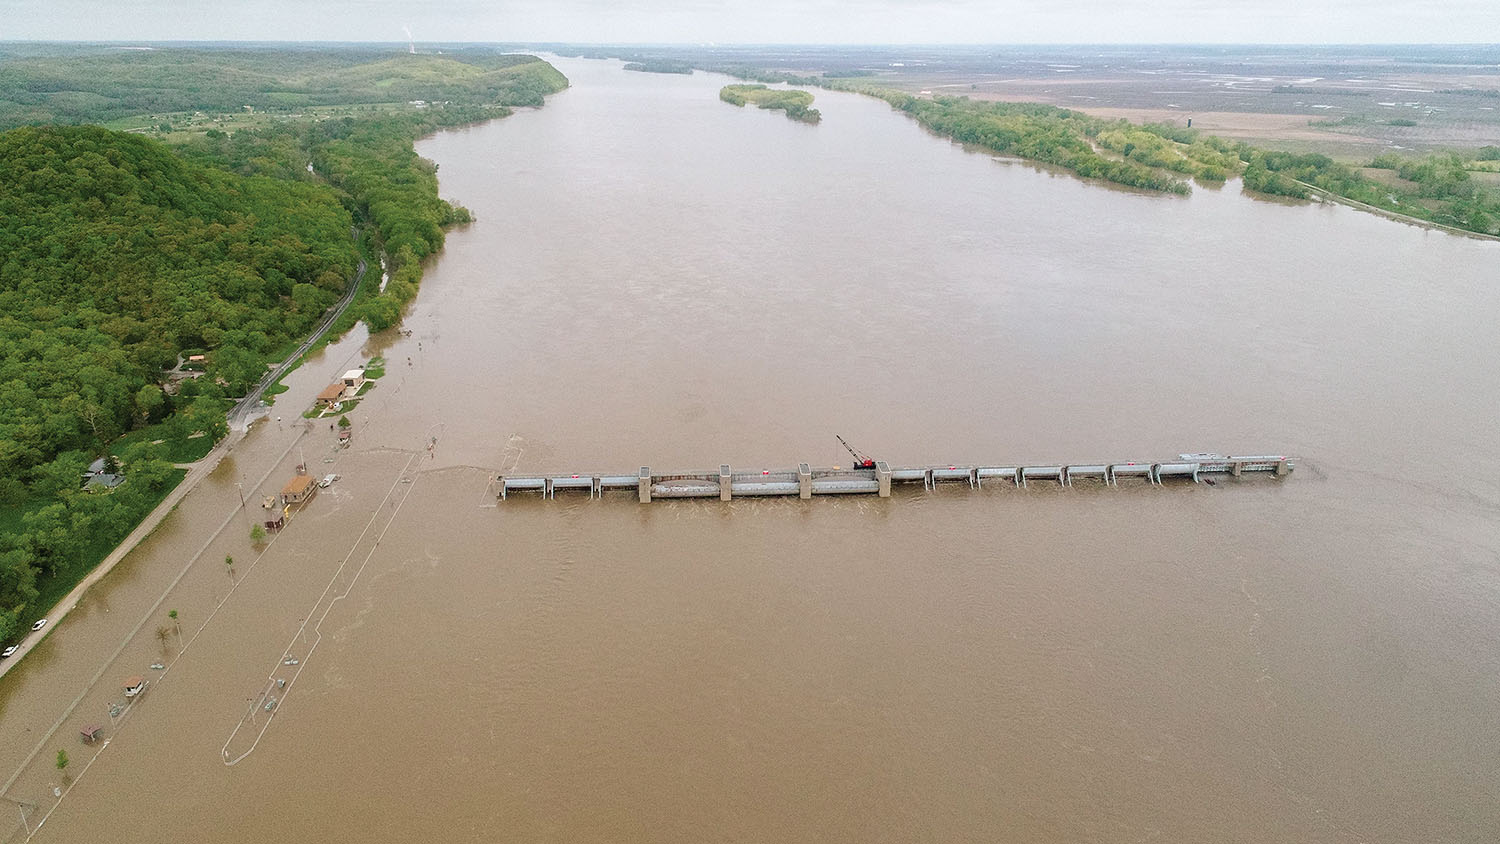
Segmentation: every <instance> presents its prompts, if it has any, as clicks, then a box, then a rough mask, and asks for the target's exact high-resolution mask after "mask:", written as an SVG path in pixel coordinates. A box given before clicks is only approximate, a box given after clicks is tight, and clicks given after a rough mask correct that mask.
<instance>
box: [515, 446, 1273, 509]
mask: <svg viewBox="0 0 1500 844" xmlns="http://www.w3.org/2000/svg"><path fill="white" fill-rule="evenodd" d="M1293 468H1294V465H1293V460H1292V458H1290V457H1286V456H1283V455H1274V456H1272V455H1257V456H1251V457H1230V456H1226V455H1222V454H1180V455H1178V457H1177V459H1176V460H1172V461H1161V462H1151V461H1144V462H1136V461H1128V462H1123V463H1053V464H1039V465H1025V466H1023V465H1019V464H1017V465H995V466H975V465H968V466H962V465H950V466H922V467H914V468H897V469H893V468H891V467H890V465H889V464H888V463H886V462H885V461H883V460H881V461H875V464H874V466H856V467H852V468H847V469H846V468H841V467H838V466H834V467H831V468H813V467H811V466H809V465H808V464H806V463H799V464H797V468H796V469H766V470H757V471H745V470H735V469H731V468H730V467H729V465H728V464H727V463H726V464H721V465H720V466H719V468H718V470H717V471H709V472H654V471H652V469H651V467H649V466H642V467H641V468H640V471H638V472H636V473H635V474H633V475H625V474H619V475H602V474H601V475H582V474H567V475H554V474H540V475H530V474H528V475H497V476H495V479H494V481H493V482H492V483H493V486H492V489H493V491H494V492H495V495H496V496H497V497H499V498H501V499H504V498H506V497H508V496H509V495H510V493H512V492H537V493H541V496H542V497H543V498H556V497H557V491H558V490H577V491H581V492H587V493H588V495H589V497H590V498H595V497H598V498H603V497H604V493H605V492H607V491H610V490H623V491H627V492H630V491H633V492H635V494H636V498H637V500H639V501H640V502H641V503H642V504H646V503H649V502H651V501H653V500H656V499H659V498H717V499H719V500H720V501H730V500H732V499H735V498H743V497H750V496H765V495H783V496H797V497H798V498H802V499H808V498H812V497H813V496H814V495H878V496H880V497H881V498H889V497H890V494H891V486H892V485H893V484H914V483H919V482H920V483H921V484H922V486H923V488H924V489H933V488H935V487H936V486H937V485H938V484H940V483H963V482H965V481H967V482H968V484H969V486H970V487H971V488H974V489H980V488H982V487H983V486H984V482H985V481H987V480H989V481H1000V482H1003V483H1006V484H1013V485H1015V486H1017V487H1021V488H1023V489H1024V488H1026V487H1027V486H1029V485H1030V484H1031V483H1032V482H1034V481H1050V482H1052V483H1055V484H1057V485H1059V486H1063V487H1068V486H1072V485H1073V482H1074V481H1075V480H1079V481H1081V480H1094V481H1098V482H1100V483H1102V484H1103V485H1104V486H1118V485H1119V483H1120V481H1121V480H1122V479H1127V480H1128V479H1139V480H1140V481H1141V482H1142V483H1145V484H1148V485H1161V484H1162V483H1165V482H1166V481H1168V480H1187V481H1192V482H1193V483H1198V482H1200V481H1202V480H1203V479H1204V476H1205V475H1228V476H1231V477H1239V476H1241V475H1243V474H1245V473H1246V472H1253V473H1265V474H1269V475H1271V476H1272V477H1276V478H1283V477H1286V476H1287V475H1288V474H1290V473H1291V471H1292V469H1293Z"/></svg>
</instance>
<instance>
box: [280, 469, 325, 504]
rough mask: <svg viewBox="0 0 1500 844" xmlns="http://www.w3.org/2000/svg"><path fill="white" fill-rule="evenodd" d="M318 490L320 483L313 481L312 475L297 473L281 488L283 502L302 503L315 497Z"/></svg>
mask: <svg viewBox="0 0 1500 844" xmlns="http://www.w3.org/2000/svg"><path fill="white" fill-rule="evenodd" d="M317 491H318V485H317V484H316V483H314V482H313V478H312V475H295V476H293V477H292V479H291V480H289V481H287V482H286V486H284V487H282V488H281V503H282V504H283V505H287V504H300V503H302V502H304V501H306V500H307V499H309V498H312V497H313V493H315V492H317Z"/></svg>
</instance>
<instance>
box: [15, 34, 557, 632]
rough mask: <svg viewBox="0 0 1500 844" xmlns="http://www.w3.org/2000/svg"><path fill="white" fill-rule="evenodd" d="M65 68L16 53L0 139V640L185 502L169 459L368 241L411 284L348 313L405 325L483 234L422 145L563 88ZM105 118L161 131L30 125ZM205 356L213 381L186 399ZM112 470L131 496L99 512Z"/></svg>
mask: <svg viewBox="0 0 1500 844" xmlns="http://www.w3.org/2000/svg"><path fill="white" fill-rule="evenodd" d="M48 49H49V48H47V47H44V46H28V45H4V46H0V127H10V126H23V128H16V129H13V130H11V131H8V132H4V133H3V134H0V642H4V641H5V640H6V639H8V638H9V637H10V636H11V634H12V632H13V630H15V629H18V627H19V626H22V625H24V624H25V623H27V622H29V620H30V619H31V618H34V617H36V616H37V615H38V614H39V613H40V612H42V611H44V610H45V609H46V608H47V607H48V606H51V604H52V603H53V602H55V601H56V600H57V599H58V598H59V597H61V595H62V594H63V593H65V592H66V591H67V589H68V588H70V587H71V585H72V584H73V583H75V582H77V580H78V579H79V578H80V577H82V576H83V575H84V574H86V573H87V572H88V570H89V569H91V568H92V567H93V566H94V565H96V564H97V562H98V561H99V560H100V559H101V558H102V557H103V556H104V555H105V554H106V553H107V552H108V551H109V549H110V548H111V547H113V545H114V544H115V543H117V542H119V541H120V539H122V538H123V537H124V536H125V534H126V533H128V531H129V530H130V529H131V528H132V527H133V526H134V525H135V524H136V523H137V522H138V521H139V520H140V519H141V518H142V517H143V516H144V515H145V514H146V513H147V512H149V510H150V509H151V507H152V506H154V505H155V503H156V502H157V501H159V500H160V499H161V497H162V496H163V495H164V494H165V493H166V492H167V491H169V490H170V489H171V487H172V486H173V485H175V483H176V482H177V479H179V478H180V477H181V474H182V473H181V472H180V471H179V470H174V469H173V468H172V465H171V462H170V461H171V460H191V459H196V457H197V456H200V455H201V454H202V453H203V452H204V451H206V447H207V446H209V445H211V444H212V443H213V441H214V439H215V438H216V437H218V436H222V434H223V432H224V431H225V421H224V409H225V407H226V405H227V402H226V400H225V397H226V396H230V397H234V396H240V395H243V394H244V393H245V392H246V390H247V389H249V388H250V387H251V386H252V385H253V384H254V383H255V382H256V381H257V380H258V379H259V378H260V377H261V375H262V374H263V373H264V372H265V370H266V365H267V364H268V363H271V362H273V361H276V360H280V359H281V358H283V357H284V356H285V355H286V354H287V353H288V352H289V351H290V350H291V349H292V348H293V347H294V346H295V345H296V343H297V341H298V339H300V338H301V337H303V336H305V335H306V334H307V333H308V332H309V331H311V330H312V329H313V328H314V327H315V326H316V325H317V324H318V322H319V320H320V318H321V317H322V316H323V315H324V313H325V312H326V310H327V308H328V307H329V306H330V305H332V304H333V303H334V302H335V301H336V300H337V299H338V297H339V295H340V293H341V292H343V291H344V290H345V289H346V285H347V284H349V283H350V280H351V278H352V277H353V275H354V270H355V266H356V264H357V263H358V261H359V247H358V246H357V245H356V243H355V239H354V237H353V236H352V235H353V234H354V232H355V231H356V230H358V229H364V230H365V236H364V237H362V238H361V241H362V242H363V243H364V244H365V245H366V247H367V248H369V249H370V250H371V251H372V252H381V251H384V252H388V254H389V263H390V267H391V271H392V278H391V281H390V283H389V284H388V285H387V286H386V288H385V292H384V293H382V294H379V295H376V294H375V292H374V287H375V285H374V283H373V282H371V283H369V284H367V285H366V287H368V288H370V289H369V290H368V291H362V295H361V297H360V298H359V299H358V300H356V305H355V307H354V308H352V309H351V311H350V313H352V314H354V315H359V316H364V317H365V318H366V319H368V320H369V322H370V323H371V324H372V325H373V326H375V327H376V328H383V327H385V326H386V325H389V324H391V323H393V322H395V321H396V320H397V319H399V317H400V311H401V306H402V305H403V304H404V303H405V302H406V301H407V300H409V299H410V298H411V297H413V296H415V295H416V286H417V283H418V281H419V280H420V278H421V272H422V269H421V259H422V258H424V257H426V256H427V255H430V254H432V253H433V252H435V251H437V250H438V249H440V248H441V247H442V244H443V230H444V228H445V227H447V226H449V225H451V224H453V223H455V222H460V221H463V220H466V219H468V212H466V211H464V210H463V209H461V208H455V207H453V206H451V205H450V204H449V203H447V202H444V201H443V200H442V199H441V198H439V196H438V184H437V178H436V173H435V170H436V168H435V167H434V166H433V165H432V164H431V163H430V162H427V161H424V160H423V159H421V158H420V157H419V156H417V154H416V153H415V151H414V150H413V149H412V142H413V141H415V140H416V139H417V138H419V137H421V136H422V135H424V134H427V133H429V132H432V131H434V130H436V129H439V128H442V127H445V126H455V125H462V124H466V123H473V122H477V121H481V120H486V119H490V118H493V117H500V116H504V115H505V114H508V113H509V107H510V106H517V105H541V104H542V101H543V97H544V96H545V95H546V94H547V93H551V92H553V91H557V90H561V89H562V88H564V87H566V85H567V80H566V79H565V78H564V77H563V76H562V75H561V74H560V73H558V72H557V71H556V70H555V69H554V68H552V67H551V66H550V65H548V64H546V63H545V62H541V61H539V60H537V59H535V58H534V57H531V56H506V55H497V54H493V53H488V52H480V53H476V54H473V55H469V56H465V57H464V60H463V61H459V60H456V59H452V58H447V57H443V56H408V55H406V54H395V55H392V54H391V53H390V52H374V51H348V50H344V51H340V50H332V51H313V50H300V49H291V50H162V51H156V52H139V53H138V52H122V51H118V50H109V49H105V48H66V47H64V48H50V49H52V50H54V51H61V53H62V55H60V56H59V55H52V54H48V53H47V52H46V51H47V50H48ZM39 52H40V54H38V53H39ZM415 100H421V101H422V102H421V103H420V104H418V103H416V102H409V101H415ZM257 104H258V105H257ZM339 104H343V105H349V106H350V107H348V108H344V107H342V106H339V108H338V111H339V112H341V113H334V112H330V111H326V110H325V111H318V112H314V111H310V110H309V111H308V112H306V113H300V112H298V111H297V109H299V108H301V107H303V106H317V105H323V106H335V105H339ZM247 105H248V106H250V107H251V108H248V109H246V108H245V106H247ZM258 108H263V109H265V110H269V111H273V112H275V113H276V114H277V115H279V116H278V117H276V118H274V119H270V120H266V119H265V118H264V116H263V114H262V113H261V112H260V111H258V110H257V109H258ZM164 109H170V110H175V111H180V112H182V113H180V114H176V113H174V114H172V115H171V116H170V117H167V116H163V115H160V114H152V113H151V112H155V111H158V110H164ZM110 120H124V121H125V122H126V123H137V122H145V123H147V125H148V126H150V127H152V128H151V129H150V130H149V132H137V133H123V132H112V131H107V130H105V129H103V128H99V127H97V126H57V125H46V126H24V124H30V123H84V122H106V121H110ZM169 121H172V122H175V123H176V124H177V126H175V127H173V126H171V125H169ZM252 121H253V122H252ZM148 134H149V135H151V136H154V137H148V136H147V135H148ZM310 164H311V165H312V167H311V169H310V168H309V165H310ZM371 275H375V274H371ZM350 318H352V317H350ZM189 352H202V353H204V354H205V355H206V358H207V360H206V363H205V365H204V367H202V368H206V370H207V371H206V372H204V373H203V375H202V377H201V378H199V379H197V380H191V379H189V380H185V381H181V382H180V384H181V389H177V390H174V389H172V388H171V385H172V382H171V381H170V380H169V379H168V378H167V374H168V373H167V372H166V369H168V368H171V367H173V366H175V365H177V364H179V363H180V356H182V355H184V354H187V353H189ZM164 387H166V388H167V389H163V388H164ZM153 423H154V424H153ZM148 424H153V427H151V428H149V429H147V430H140V429H141V428H142V426H145V425H148ZM132 430H134V431H135V433H133V434H131V435H130V436H129V437H126V438H124V439H123V440H122V439H120V437H121V435H122V434H126V433H127V432H130V431H132ZM195 437H196V439H195ZM153 438H155V439H159V440H162V442H161V443H159V444H153V443H152V439H153ZM111 451H113V452H114V454H115V455H116V456H117V457H118V458H119V460H118V464H119V465H118V467H116V465H115V464H114V463H111V466H110V468H111V469H115V468H118V469H119V472H120V473H121V474H123V476H124V477H125V478H126V482H125V483H124V485H122V486H119V487H118V488H115V489H113V491H110V492H100V493H98V494H87V493H85V492H83V491H82V490H81V489H80V487H81V481H82V473H83V470H84V468H85V467H86V466H87V465H88V463H89V462H90V460H92V459H94V458H95V457H98V456H100V455H105V454H107V453H109V452H111Z"/></svg>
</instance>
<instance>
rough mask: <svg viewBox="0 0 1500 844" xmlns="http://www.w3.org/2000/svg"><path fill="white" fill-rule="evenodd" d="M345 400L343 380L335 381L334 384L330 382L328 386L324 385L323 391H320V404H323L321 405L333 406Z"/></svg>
mask: <svg viewBox="0 0 1500 844" xmlns="http://www.w3.org/2000/svg"><path fill="white" fill-rule="evenodd" d="M343 400H344V382H343V381H335V382H333V383H332V384H329V385H328V386H327V387H324V388H323V392H321V393H318V404H319V405H321V406H323V407H333V406H334V405H336V404H338V403H339V402H341V401H343Z"/></svg>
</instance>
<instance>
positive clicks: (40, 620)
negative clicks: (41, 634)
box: [31, 618, 47, 633]
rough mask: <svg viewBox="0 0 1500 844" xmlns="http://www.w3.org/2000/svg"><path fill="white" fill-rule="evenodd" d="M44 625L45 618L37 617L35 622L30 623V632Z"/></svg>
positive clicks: (45, 624) (45, 623)
mask: <svg viewBox="0 0 1500 844" xmlns="http://www.w3.org/2000/svg"><path fill="white" fill-rule="evenodd" d="M46 626H47V619H45V618H39V619H37V621H36V624H33V625H31V632H33V633H35V632H36V631H38V630H41V629H42V628H43V627H46Z"/></svg>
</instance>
